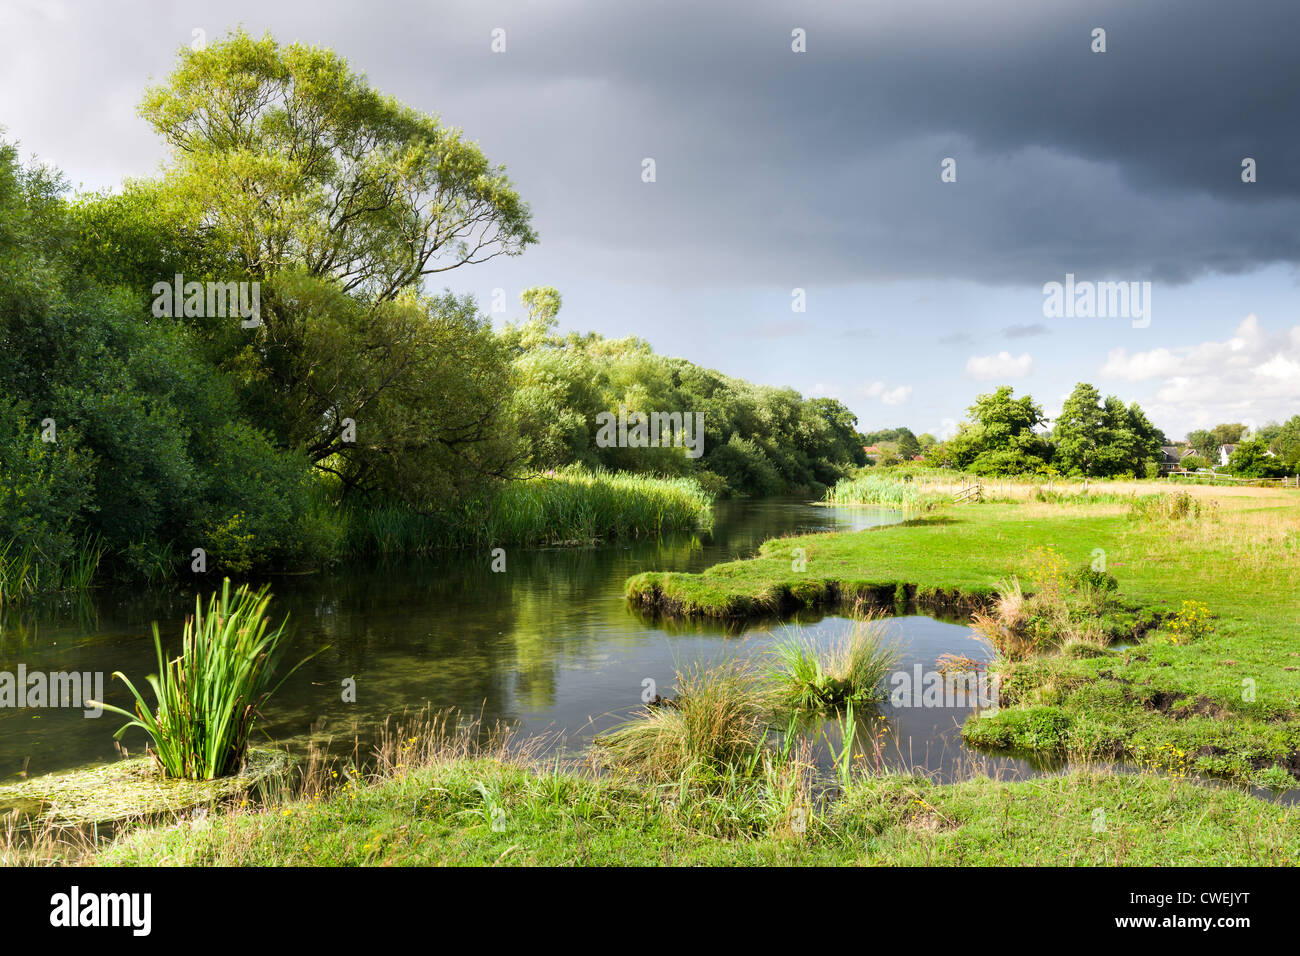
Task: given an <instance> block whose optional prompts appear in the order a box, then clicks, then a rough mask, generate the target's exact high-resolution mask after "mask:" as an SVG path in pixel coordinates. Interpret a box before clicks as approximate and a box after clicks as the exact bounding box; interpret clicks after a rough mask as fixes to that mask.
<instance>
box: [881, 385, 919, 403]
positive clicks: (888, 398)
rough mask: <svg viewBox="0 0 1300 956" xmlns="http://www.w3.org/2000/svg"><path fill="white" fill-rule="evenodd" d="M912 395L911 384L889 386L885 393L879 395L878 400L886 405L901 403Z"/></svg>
mask: <svg viewBox="0 0 1300 956" xmlns="http://www.w3.org/2000/svg"><path fill="white" fill-rule="evenodd" d="M911 397H912V386H911V385H900V386H898V388H891V389H890V390H889V391H887V392H885V394H883V395H881V396H880V401H881V402H883V403H884V404H886V405H901V404H903V403H904V402H905V401H907V400H908V399H909V398H911Z"/></svg>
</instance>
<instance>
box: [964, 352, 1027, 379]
mask: <svg viewBox="0 0 1300 956" xmlns="http://www.w3.org/2000/svg"><path fill="white" fill-rule="evenodd" d="M1033 366H1034V360H1033V359H1032V358H1030V356H1029V353H1028V352H1025V353H1024V354H1023V355H1016V356H1013V355H1012V354H1011V353H1010V352H999V353H998V354H997V355H972V356H971V357H970V358H968V359H967V360H966V374H967V375H969V376H970V377H971V378H975V379H979V380H981V381H987V380H989V379H995V378H1002V379H1007V378H1024V377H1025V376H1026V375H1028V374H1029V371H1030V369H1032V368H1033Z"/></svg>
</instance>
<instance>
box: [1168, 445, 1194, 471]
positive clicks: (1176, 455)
mask: <svg viewBox="0 0 1300 956" xmlns="http://www.w3.org/2000/svg"><path fill="white" fill-rule="evenodd" d="M1194 454H1196V452H1195V451H1194V450H1193V449H1191V448H1183V447H1181V446H1179V445H1161V446H1160V470H1161V471H1178V470H1179V469H1181V468H1182V467H1183V464H1182V461H1183V459H1184V458H1186V457H1187V456H1189V455H1194Z"/></svg>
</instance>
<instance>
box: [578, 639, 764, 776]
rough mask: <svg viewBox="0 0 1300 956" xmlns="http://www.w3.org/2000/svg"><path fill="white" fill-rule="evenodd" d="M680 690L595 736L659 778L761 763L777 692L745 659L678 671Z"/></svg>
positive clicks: (614, 754) (607, 751)
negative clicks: (773, 699)
mask: <svg viewBox="0 0 1300 956" xmlns="http://www.w3.org/2000/svg"><path fill="white" fill-rule="evenodd" d="M676 686H677V696H676V698H675V699H673V700H672V701H671V702H669V703H667V704H665V705H661V706H652V707H647V708H645V709H644V710H643V711H642V712H641V713H640V714H638V715H637V716H636V717H635V718H634V719H632V720H630V721H628V722H627V723H624V724H622V725H620V726H618V727H616V728H615V729H614V730H612V731H611V732H610V733H608V734H605V735H603V736H601V737H599V738H597V739H596V743H597V744H598V745H599V746H600V747H601V749H602V753H603V754H604V756H605V757H606V758H607V759H608V760H609V761H610V762H611V763H612V764H614V765H615V766H620V767H625V768H628V769H632V770H635V771H638V772H641V773H644V774H646V775H648V776H650V777H651V778H654V779H659V780H684V779H701V778H702V779H709V778H716V777H719V776H721V775H724V774H726V773H727V772H729V771H730V770H731V769H732V768H734V767H736V766H756V761H757V759H758V754H759V752H760V749H761V748H762V746H763V744H764V741H765V740H766V737H767V730H768V720H769V717H770V715H771V711H772V708H771V706H770V705H771V700H770V696H771V695H770V693H769V692H768V691H767V689H766V688H765V687H764V686H763V684H762V682H761V681H760V679H759V677H758V675H757V674H756V673H755V672H754V669H753V667H752V666H751V665H750V664H749V663H747V662H745V661H740V660H728V661H724V662H722V663H720V664H694V665H692V666H691V667H689V668H688V669H686V670H684V671H680V670H679V671H678V672H677V680H676Z"/></svg>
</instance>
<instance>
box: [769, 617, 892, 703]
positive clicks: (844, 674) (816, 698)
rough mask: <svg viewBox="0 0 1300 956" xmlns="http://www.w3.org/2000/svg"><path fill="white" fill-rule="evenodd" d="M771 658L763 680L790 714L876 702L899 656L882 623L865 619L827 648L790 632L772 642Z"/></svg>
mask: <svg viewBox="0 0 1300 956" xmlns="http://www.w3.org/2000/svg"><path fill="white" fill-rule="evenodd" d="M772 655H773V657H774V661H773V663H772V664H771V666H770V668H769V674H770V676H771V678H772V680H773V682H774V683H775V685H776V686H777V688H778V694H779V698H780V701H781V702H782V703H783V704H784V705H785V706H786V707H787V708H788V709H790V710H792V711H800V712H805V713H825V712H828V711H832V710H838V709H839V708H841V707H843V706H845V705H846V704H851V703H853V702H855V701H856V702H857V703H859V704H861V703H864V702H866V701H869V700H873V699H875V698H876V697H878V696H881V694H880V686H881V684H882V683H883V681H884V679H885V677H886V676H887V675H888V674H889V672H890V671H892V670H893V669H894V667H895V666H896V665H897V663H898V659H899V650H898V647H897V646H896V645H894V644H893V643H891V642H890V641H889V640H888V639H887V635H886V623H885V621H884V620H883V619H881V618H880V617H879V616H876V615H873V614H868V615H867V616H866V617H862V618H859V619H857V620H855V621H854V622H853V627H852V629H851V630H850V631H848V632H847V633H845V634H843V635H841V636H840V637H838V638H835V639H833V640H832V641H830V642H829V643H826V642H823V643H820V644H819V642H818V641H816V640H815V638H813V637H811V636H809V635H807V634H805V633H803V632H801V631H794V632H792V633H790V634H788V635H787V636H785V637H783V638H781V639H780V640H778V641H777V642H776V645H775V646H774V647H773V649H772Z"/></svg>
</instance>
